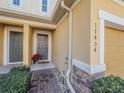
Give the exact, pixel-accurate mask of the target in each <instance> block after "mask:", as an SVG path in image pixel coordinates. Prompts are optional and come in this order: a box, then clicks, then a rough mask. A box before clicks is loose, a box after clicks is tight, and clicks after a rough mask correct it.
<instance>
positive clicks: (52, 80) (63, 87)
mask: <svg viewBox="0 0 124 93" xmlns="http://www.w3.org/2000/svg"><path fill="white" fill-rule="evenodd" d="M21 65H22V64H9V65H6V66H0V75H2V74H7V73H8V72H9V71H10V70H11V68H13V67H18V66H21ZM30 69H31V72H32V77H31V85H30V89H29V91H28V93H71V92H70V90H69V88H68V86H67V84H66V80H65V78H64V76H63V74H61V73H60V72H59V70H58V69H57V68H56V67H55V65H54V64H52V63H45V64H34V65H31V66H30Z"/></svg>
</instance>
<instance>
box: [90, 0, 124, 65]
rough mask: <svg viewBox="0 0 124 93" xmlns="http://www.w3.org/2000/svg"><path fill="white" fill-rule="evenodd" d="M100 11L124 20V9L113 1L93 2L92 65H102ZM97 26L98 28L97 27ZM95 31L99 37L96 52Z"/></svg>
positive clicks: (98, 0)
mask: <svg viewBox="0 0 124 93" xmlns="http://www.w3.org/2000/svg"><path fill="white" fill-rule="evenodd" d="M99 9H102V10H104V11H107V12H109V13H111V14H114V15H117V16H119V17H122V18H124V12H123V11H124V7H122V6H120V5H118V4H116V3H115V2H112V0H91V33H90V36H91V38H90V39H91V40H90V41H91V42H90V45H91V51H90V52H91V53H90V54H91V64H93V65H96V64H99V63H100V59H99V58H100V32H99V31H100V20H99V17H98V14H99ZM95 25H96V27H95ZM95 29H96V36H97V40H96V42H97V47H96V49H97V51H96V52H94V42H95V39H94V36H95Z"/></svg>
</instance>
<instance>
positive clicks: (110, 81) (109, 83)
mask: <svg viewBox="0 0 124 93" xmlns="http://www.w3.org/2000/svg"><path fill="white" fill-rule="evenodd" d="M92 91H93V93H124V80H122V79H121V78H120V77H114V76H112V75H111V76H108V77H104V78H102V79H99V80H96V81H95V82H94V83H93V86H92Z"/></svg>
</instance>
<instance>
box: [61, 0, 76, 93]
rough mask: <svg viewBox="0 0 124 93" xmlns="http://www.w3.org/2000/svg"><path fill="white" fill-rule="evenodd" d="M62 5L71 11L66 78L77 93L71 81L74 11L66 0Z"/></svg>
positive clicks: (72, 89)
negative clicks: (66, 3) (67, 4)
mask: <svg viewBox="0 0 124 93" xmlns="http://www.w3.org/2000/svg"><path fill="white" fill-rule="evenodd" d="M61 7H62V8H64V9H65V10H66V11H68V13H69V51H68V66H67V72H66V78H67V84H68V86H69V88H70V90H71V92H72V93H76V91H75V89H74V87H73V86H72V83H71V71H72V32H73V31H72V25H73V24H72V23H73V22H72V19H73V15H72V11H71V9H70V8H68V7H67V6H66V5H65V4H64V0H62V1H61Z"/></svg>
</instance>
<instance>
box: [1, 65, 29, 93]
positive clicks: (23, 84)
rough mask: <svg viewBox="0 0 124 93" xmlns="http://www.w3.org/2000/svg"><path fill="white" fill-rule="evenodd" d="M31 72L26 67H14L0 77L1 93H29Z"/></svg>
mask: <svg viewBox="0 0 124 93" xmlns="http://www.w3.org/2000/svg"><path fill="white" fill-rule="evenodd" d="M30 79H31V72H30V69H29V68H28V67H26V66H20V67H14V68H12V69H11V71H10V72H9V73H8V74H6V75H3V76H1V77H0V93H27V90H28V88H29V85H30Z"/></svg>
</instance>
